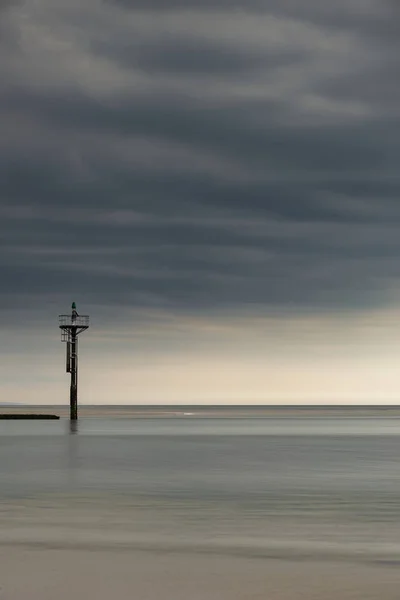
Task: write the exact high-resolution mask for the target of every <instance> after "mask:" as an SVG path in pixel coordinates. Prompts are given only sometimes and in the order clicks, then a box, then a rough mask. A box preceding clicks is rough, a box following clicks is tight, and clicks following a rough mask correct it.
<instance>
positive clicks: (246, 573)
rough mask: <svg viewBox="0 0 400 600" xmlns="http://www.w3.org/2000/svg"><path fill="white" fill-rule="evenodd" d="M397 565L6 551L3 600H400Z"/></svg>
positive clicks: (0, 584) (2, 554)
mask: <svg viewBox="0 0 400 600" xmlns="http://www.w3.org/2000/svg"><path fill="white" fill-rule="evenodd" d="M399 585H400V573H399V570H398V568H397V566H378V565H373V566H371V565H354V564H349V565H346V564H343V563H328V564H326V563H318V562H307V563H304V562H301V563H297V562H292V561H285V560H263V559H245V558H240V557H224V556H218V555H212V556H205V555H196V554H191V555H186V554H185V553H180V552H172V553H170V552H162V551H160V552H144V551H117V550H113V551H107V550H104V549H100V550H99V549H98V550H96V549H94V548H92V549H91V550H90V551H88V550H87V549H85V550H82V549H79V548H74V549H72V548H69V549H63V548H61V547H58V548H51V547H48V548H46V547H40V546H35V545H33V546H31V545H23V544H22V545H18V546H15V545H7V546H2V547H0V598H1V599H2V600H55V599H57V600H70V599H71V598H74V599H75V600H81V599H82V600H83V599H85V600H86V599H87V598H95V599H96V600H110V598H113V599H114V600H117V599H128V598H129V599H135V600H300V599H302V600H303V599H304V600H339V599H340V600H376V599H378V598H379V599H381V600H383V599H384V600H398V598H399Z"/></svg>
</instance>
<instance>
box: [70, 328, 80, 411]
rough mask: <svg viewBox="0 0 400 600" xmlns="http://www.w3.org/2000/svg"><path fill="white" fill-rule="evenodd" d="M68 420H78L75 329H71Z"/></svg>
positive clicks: (76, 341) (76, 342)
mask: <svg viewBox="0 0 400 600" xmlns="http://www.w3.org/2000/svg"><path fill="white" fill-rule="evenodd" d="M69 406H70V419H71V421H76V420H77V419H78V339H77V334H76V327H72V328H71V387H70V396H69Z"/></svg>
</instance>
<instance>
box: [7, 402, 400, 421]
mask: <svg viewBox="0 0 400 600" xmlns="http://www.w3.org/2000/svg"><path fill="white" fill-rule="evenodd" d="M42 410H47V411H48V410H51V411H52V412H54V413H56V414H47V413H45V414H42V413H41V411H42ZM0 411H1V414H0V419H12V418H15V419H59V418H60V417H61V418H68V416H69V406H67V405H51V406H37V405H36V406H27V405H21V406H16V405H14V406H0ZM78 413H79V416H80V417H82V418H91V417H92V418H101V417H104V418H174V417H175V418H176V417H182V418H213V417H214V418H257V417H259V418H268V417H271V418H291V417H323V418H325V417H327V418H328V417H333V418H334V417H347V418H352V417H400V406H393V405H386V406H373V405H364V406H361V405H356V406H339V405H338V406H336V405H333V406H332V405H328V406H321V405H311V406H310V405H308V406H306V405H303V406H293V405H292V406H277V405H275V406H271V405H264V406H262V405H248V406H243V405H230V406H228V405H223V406H219V405H200V406H199V405H186V406H184V405H174V406H172V405H170V406H166V405H123V406H121V405H119V406H118V405H84V404H82V405H80V406H79V410H78Z"/></svg>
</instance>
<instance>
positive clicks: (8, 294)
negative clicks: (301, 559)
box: [0, 0, 400, 403]
mask: <svg viewBox="0 0 400 600" xmlns="http://www.w3.org/2000/svg"><path fill="white" fill-rule="evenodd" d="M399 72H400V7H399V5H398V2H397V1H395V0H393V1H390V0H336V1H335V2H321V0H303V1H302V2H299V1H297V0H246V1H245V2H244V1H243V2H240V1H239V0H108V1H107V0H104V1H103V2H101V1H100V0H85V2H81V0H79V1H78V0H59V1H57V2H54V0H29V1H26V2H25V1H24V0H19V1H18V0H16V1H15V2H14V1H13V0H2V2H1V4H0V126H1V135H0V191H1V194H0V215H1V245H2V248H1V254H0V272H1V283H2V285H1V287H0V307H1V312H0V327H1V338H2V343H1V364H0V402H7V401H15V402H17V401H18V402H40V403H45V402H47V403H51V402H56V403H63V402H66V401H67V400H68V377H67V375H66V374H65V373H64V372H63V369H64V350H65V348H64V347H63V346H62V345H61V343H60V342H59V339H58V338H59V332H58V329H57V317H58V314H59V313H63V312H68V311H69V310H70V305H71V302H72V301H73V300H74V301H76V302H77V305H78V311H79V312H81V313H85V314H90V316H91V322H92V326H91V328H90V329H89V331H88V332H87V333H85V334H83V335H82V337H81V339H80V342H81V346H80V352H81V356H80V358H81V363H80V381H81V390H80V398H81V401H82V402H86V403H95V402H110V403H113V402H115V403H125V402H126V403H129V402H138V403H142V402H143V403H145V402H155V403H162V402H202V401H204V402H242V403H244V402H250V403H255V402H272V403H277V402H289V403H294V402H306V403H309V402H319V401H321V402H322V401H324V402H325V401H329V402H347V401H351V402H394V401H397V400H398V398H399V397H400V379H399V378H398V364H399V361H400V335H399V333H398V330H399V316H400V311H399V310H398V306H399V301H400V293H399V292H400V285H399V281H400V279H399V277H400V261H399V257H400V231H399V226H400V198H399V191H400V180H399V149H400V128H399V125H400V80H399Z"/></svg>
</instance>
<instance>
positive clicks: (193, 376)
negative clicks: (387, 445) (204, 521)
mask: <svg viewBox="0 0 400 600" xmlns="http://www.w3.org/2000/svg"><path fill="white" fill-rule="evenodd" d="M399 317H400V312H399V311H397V310H390V309H387V310H386V311H373V312H372V311H370V312H367V313H365V314H363V315H361V314H358V315H354V314H350V313H349V314H347V315H346V314H344V313H342V314H337V315H334V316H332V317H330V318H329V317H327V316H325V317H322V316H320V317H317V316H315V315H308V316H307V315H305V316H302V317H296V318H294V317H289V316H287V317H286V318H285V319H282V318H280V317H277V316H276V315H275V316H270V317H264V318H262V317H258V318H254V317H249V316H248V317H242V318H237V319H223V318H222V317H221V316H220V317H218V318H208V319H207V318H205V317H203V318H199V317H197V318H189V317H186V318H185V317H183V316H182V317H181V318H179V319H176V318H174V317H170V319H167V318H166V317H164V319H162V317H161V315H160V314H159V313H158V314H154V315H153V321H160V320H161V321H162V322H163V327H161V328H155V327H152V326H151V324H147V325H145V324H144V321H145V316H144V314H142V315H137V314H136V315H135V317H134V320H135V321H136V320H137V321H138V322H141V325H140V326H138V327H136V328H132V329H128V328H125V329H124V330H122V329H120V330H118V329H117V328H116V329H113V330H108V331H106V330H103V331H101V324H100V323H97V324H96V325H93V326H92V328H91V329H89V331H88V332H86V333H84V334H82V335H81V337H80V357H81V359H80V360H81V364H80V396H81V401H82V402H83V403H86V404H94V403H101V404H109V403H115V404H129V403H137V404H140V403H143V404H145V403H156V404H164V403H166V404H168V403H172V404H173V403H177V404H179V403H182V404H185V403H188V404H190V403H198V404H201V403H203V402H204V403H209V404H213V403H223V404H230V403H232V404H246V403H252V404H264V403H266V404H278V403H289V404H296V403H306V404H313V403H315V404H319V403H324V402H326V403H330V404H346V403H348V402H351V403H360V404H363V403H367V404H368V403H372V404H373V403H379V402H385V403H389V404H390V403H396V402H397V396H398V390H399V381H398V368H397V365H398V364H399V361H400V332H399V331H397V328H396V323H398V322H399ZM125 318H126V320H128V318H127V316H126V317H125ZM146 318H147V319H150V320H151V311H146ZM132 319H133V316H132ZM57 334H58V332H57V324H56V323H54V327H53V328H52V329H50V327H48V326H47V327H46V329H44V330H43V331H42V333H41V334H40V335H38V336H36V335H34V334H33V333H32V332H30V333H29V332H25V333H24V334H23V333H22V332H21V333H20V335H19V336H17V337H15V336H14V346H13V348H14V352H12V353H9V355H8V356H6V357H5V360H4V362H3V363H2V370H3V373H4V374H5V377H3V378H2V380H3V385H2V390H3V393H4V394H5V396H3V397H6V398H7V401H9V402H21V401H22V400H23V401H24V402H30V403H39V404H53V403H56V404H63V403H66V402H67V400H68V376H67V374H65V373H64V372H63V370H64V369H63V368H64V352H65V346H64V345H63V344H61V343H60V342H59V341H58V339H57V338H58V336H57ZM35 339H36V341H37V342H38V343H39V345H40V347H41V348H42V349H43V351H42V352H38V353H36V354H34V353H32V351H31V344H32V343H33V342H34V341H35ZM16 340H17V341H16ZM50 347H52V354H51V355H50V354H49V352H48V351H49V348H50ZM168 348H169V350H168ZM21 368H22V372H21Z"/></svg>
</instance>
